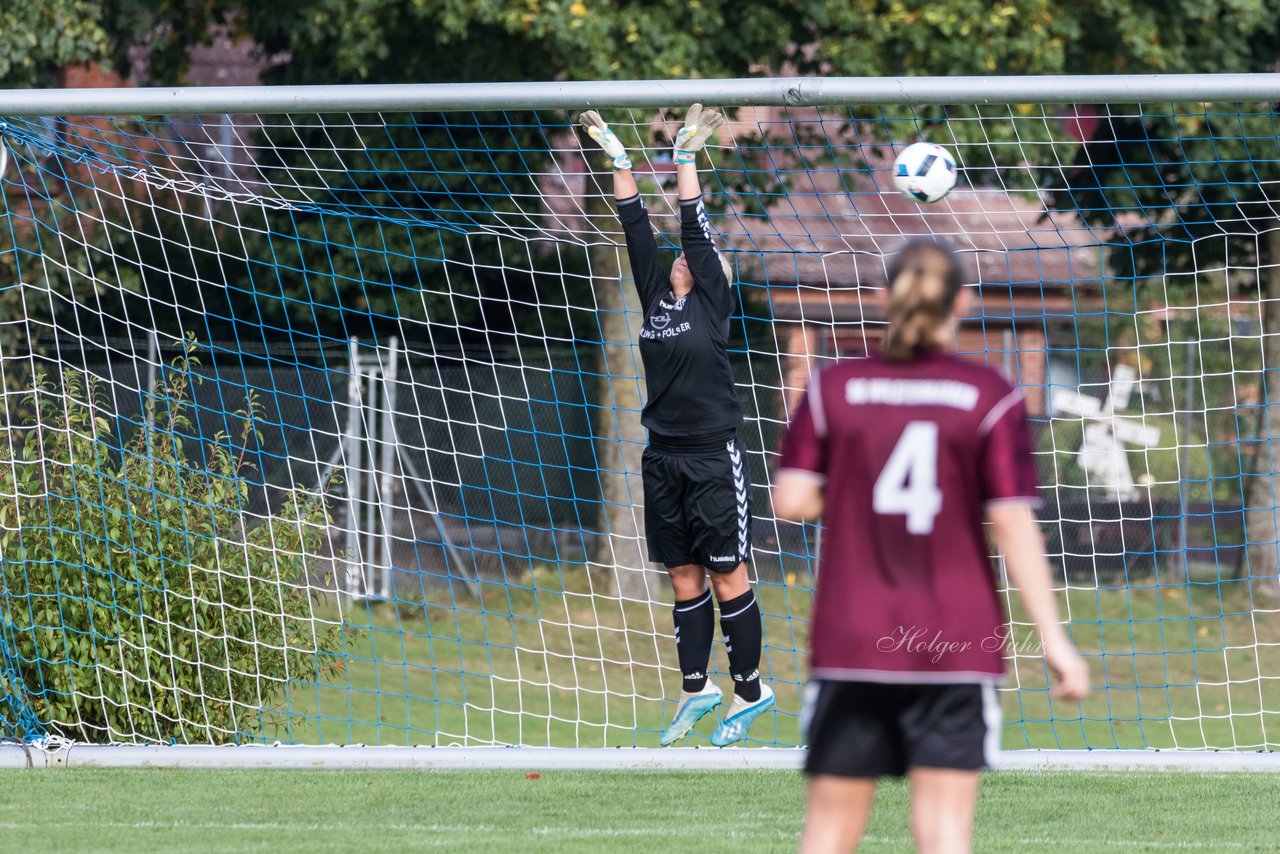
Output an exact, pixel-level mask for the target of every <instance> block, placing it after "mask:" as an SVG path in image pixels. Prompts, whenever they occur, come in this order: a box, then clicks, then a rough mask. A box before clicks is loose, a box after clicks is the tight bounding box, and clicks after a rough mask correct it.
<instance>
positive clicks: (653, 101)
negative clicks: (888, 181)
mask: <svg viewBox="0 0 1280 854" xmlns="http://www.w3.org/2000/svg"><path fill="white" fill-rule="evenodd" d="M1277 99H1280V74H1114V75H1061V76H1051V77H1050V76H1046V77H1026V76H1023V77H1018V76H1008V77H1004V76H992V77H752V78H741V79H720V80H618V81H611V82H605V81H575V82H570V81H554V82H544V83H434V84H399V85H364V86H209V87H184V88H145V87H140V88H134V89H10V90H2V91H0V115H6V116H83V115H106V114H132V115H154V116H160V115H163V116H174V115H200V114H214V113H259V114H262V113H272V114H281V113H344V112H412V111H423V110H432V111H444V112H448V111H473V110H500V109H505V110H512V109H542V110H560V109H582V108H586V107H594V108H601V107H636V108H644V107H648V108H657V107H680V106H685V105H687V104H691V103H693V102H694V101H705V102H708V103H714V104H717V105H719V106H725V107H738V106H750V105H758V106H766V105H781V106H791V107H816V106H850V105H858V104H1030V103H1036V104H1117V103H1118V104H1132V103H1137V102H1142V101H1272V100H1277Z"/></svg>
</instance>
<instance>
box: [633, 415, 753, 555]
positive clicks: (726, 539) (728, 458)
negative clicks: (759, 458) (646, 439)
mask: <svg viewBox="0 0 1280 854" xmlns="http://www.w3.org/2000/svg"><path fill="white" fill-rule="evenodd" d="M746 464H747V455H746V453H745V452H744V450H743V447H742V442H740V441H739V440H738V439H736V438H734V439H731V440H729V441H726V442H724V443H723V444H717V445H716V446H715V447H713V448H710V449H707V450H703V451H698V452H694V453H690V454H688V455H686V454H677V453H668V452H665V451H659V450H655V449H654V448H653V447H652V446H651V447H648V448H645V449H644V458H643V464H642V466H641V472H642V475H643V479H644V531H645V538H646V539H647V540H648V543H649V560H651V561H654V562H656V563H660V564H662V565H663V566H666V567H668V568H669V567H673V566H683V565H685V564H700V565H702V566H705V567H708V568H709V569H712V570H715V571H716V572H732V571H733V570H734V569H736V568H737V566H738V564H739V563H741V562H742V561H745V560H749V559H750V557H751V507H750V502H749V501H748V498H747V472H746Z"/></svg>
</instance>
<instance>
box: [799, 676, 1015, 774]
mask: <svg viewBox="0 0 1280 854" xmlns="http://www.w3.org/2000/svg"><path fill="white" fill-rule="evenodd" d="M805 718H806V721H807V723H806V725H805V728H806V730H807V733H806V736H807V741H808V745H809V752H808V755H807V756H806V758H805V763H804V773H805V774H807V775H809V776H814V775H817V774H831V775H833V776H836V777H885V776H893V777H901V776H902V775H903V774H905V773H906V772H907V771H908V770H909V769H911V768H950V769H955V770H959V771H977V770H979V769H981V768H986V767H990V765H991V763H992V762H993V761H994V758H995V753H996V751H997V750H998V749H999V746H1000V703H999V700H998V699H997V698H996V691H995V686H994V685H992V684H990V683H987V684H977V683H965V684H932V685H921V684H911V685H897V684H882V683H878V682H836V681H829V680H815V681H813V682H810V683H809V687H808V689H807V691H806V694H805Z"/></svg>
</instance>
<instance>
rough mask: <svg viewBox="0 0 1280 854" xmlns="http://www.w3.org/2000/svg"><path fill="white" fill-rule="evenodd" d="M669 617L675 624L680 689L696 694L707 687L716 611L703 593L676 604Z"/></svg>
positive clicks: (709, 592) (708, 594) (708, 596)
mask: <svg viewBox="0 0 1280 854" xmlns="http://www.w3.org/2000/svg"><path fill="white" fill-rule="evenodd" d="M672 616H673V617H674V618H675V624H676V652H677V653H678V654H679V655H680V672H681V673H682V674H683V675H684V686H683V689H682V690H684V691H688V692H689V693H691V694H696V693H697V692H698V691H701V690H702V689H703V688H705V687H706V686H707V665H708V664H710V663H711V641H712V640H714V639H715V633H716V610H715V608H714V607H712V605H711V591H710V590H704V591H702V593H700V594H699V595H697V596H695V597H694V598H692V599H686V600H685V601H683V602H676V607H675V611H674V612H673V614H672Z"/></svg>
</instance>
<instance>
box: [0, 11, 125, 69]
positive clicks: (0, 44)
mask: <svg viewBox="0 0 1280 854" xmlns="http://www.w3.org/2000/svg"><path fill="white" fill-rule="evenodd" d="M101 21H102V9H101V7H100V6H99V4H98V3H96V2H94V0H42V2H39V3H6V4H5V8H4V10H3V11H0V80H3V81H4V85H5V87H6V88H9V89H29V88H34V87H38V86H51V85H53V84H54V83H55V82H56V80H57V74H58V72H59V71H60V70H61V69H62V68H64V67H65V66H67V65H72V64H76V63H82V62H96V61H98V60H101V59H104V58H105V57H106V55H107V51H108V47H109V40H108V37H107V32H106V30H105V29H104V28H103V27H102V22H101Z"/></svg>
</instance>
